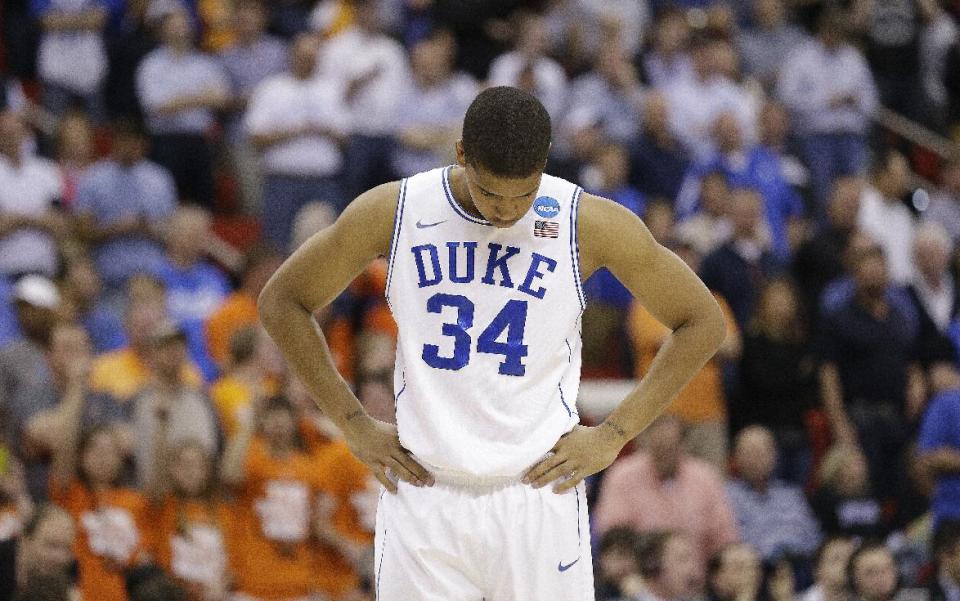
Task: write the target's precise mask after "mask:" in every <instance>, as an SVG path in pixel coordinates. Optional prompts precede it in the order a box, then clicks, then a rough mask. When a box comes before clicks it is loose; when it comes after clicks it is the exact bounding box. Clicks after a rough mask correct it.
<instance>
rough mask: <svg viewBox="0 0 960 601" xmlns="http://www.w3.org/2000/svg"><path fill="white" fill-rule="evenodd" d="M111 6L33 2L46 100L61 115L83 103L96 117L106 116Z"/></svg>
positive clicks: (97, 0)
mask: <svg viewBox="0 0 960 601" xmlns="http://www.w3.org/2000/svg"><path fill="white" fill-rule="evenodd" d="M106 4H107V3H106V2H104V1H103V0H39V1H36V0H35V1H34V2H31V9H32V10H33V16H34V18H36V19H37V20H38V21H39V23H40V27H41V29H42V30H43V35H42V37H41V38H40V49H39V53H38V56H37V71H38V74H39V75H40V81H41V82H42V83H43V104H44V106H45V107H46V108H47V109H48V110H50V111H51V112H53V113H54V114H56V115H63V114H64V113H65V112H66V110H67V109H68V108H70V106H72V105H74V104H80V105H81V106H83V108H84V109H85V110H86V111H87V112H89V113H90V114H91V116H92V117H94V118H95V119H97V120H102V119H103V118H104V109H103V96H102V94H101V89H100V86H101V84H102V83H103V80H104V77H106V75H107V52H106V48H105V46H104V42H103V29H104V27H105V26H106V24H107V19H108V16H109V14H108V12H107V6H106Z"/></svg>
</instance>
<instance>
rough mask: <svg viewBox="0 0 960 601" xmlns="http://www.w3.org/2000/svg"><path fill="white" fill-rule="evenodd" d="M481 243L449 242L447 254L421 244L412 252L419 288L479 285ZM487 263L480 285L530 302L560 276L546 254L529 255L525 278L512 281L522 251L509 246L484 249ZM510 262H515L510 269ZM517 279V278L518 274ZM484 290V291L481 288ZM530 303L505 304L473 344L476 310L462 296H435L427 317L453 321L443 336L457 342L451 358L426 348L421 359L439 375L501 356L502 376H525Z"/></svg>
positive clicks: (434, 347) (491, 244)
mask: <svg viewBox="0 0 960 601" xmlns="http://www.w3.org/2000/svg"><path fill="white" fill-rule="evenodd" d="M478 250H480V249H479V243H478V242H447V243H446V244H445V246H444V247H443V248H441V247H438V246H437V245H435V244H420V245H417V246H414V247H413V248H411V249H410V252H411V253H413V258H414V261H415V262H416V266H417V275H418V281H417V286H418V287H419V288H421V289H424V288H430V287H432V286H437V285H439V284H440V283H441V282H444V281H447V282H451V283H454V284H468V285H469V284H473V286H472V287H471V288H472V289H473V290H476V289H477V288H476V283H477V269H476V267H477V263H478V261H477V254H478ZM483 250H484V251H486V262H485V268H484V269H483V275H482V277H480V279H479V283H480V284H485V285H487V286H499V287H503V288H516V290H517V291H519V292H521V293H523V294H525V295H527V296H530V297H532V298H535V299H538V300H542V299H543V298H544V296H546V294H547V289H546V287H545V286H544V285H543V278H544V277H545V276H546V275H547V274H549V273H551V272H553V271H554V270H556V268H557V261H556V260H554V259H552V258H550V257H548V256H545V255H543V254H540V253H537V252H533V253H530V255H529V257H528V259H527V261H525V262H524V263H525V267H524V269H523V271H522V273H523V276H522V278H519V277H518V278H517V279H516V280H514V275H517V274H512V273H511V268H514V264H515V265H516V266H519V265H520V264H521V261H520V260H521V257H520V256H519V255H520V248H518V247H516V246H506V247H504V246H503V245H502V244H498V243H496V242H489V243H487V244H486V248H484V249H483ZM511 259H514V261H513V264H511ZM518 273H519V272H518ZM481 289H482V288H481ZM527 305H528V301H527V300H520V299H510V300H507V301H506V303H505V304H504V305H503V308H501V309H500V312H499V313H497V315H496V317H494V318H493V320H492V321H490V323H489V324H477V325H478V326H481V327H484V329H483V331H482V332H480V334H479V335H478V336H477V338H476V347H475V349H474V339H473V336H472V335H471V330H472V329H473V327H474V325H475V324H474V313H475V308H476V307H475V304H474V301H473V300H471V299H470V298H469V297H468V296H466V295H464V294H450V293H445V292H437V293H435V294H433V295H432V296H430V297H429V298H428V299H427V303H426V310H427V313H437V314H441V315H443V316H444V317H446V316H447V315H450V316H452V321H446V322H444V323H443V325H442V327H441V330H440V332H439V334H440V335H442V336H447V337H450V338H452V339H453V352H452V354H450V355H444V354H441V350H440V346H439V345H438V344H430V343H427V344H424V345H423V351H422V353H421V357H422V358H423V361H424V362H425V363H426V364H427V365H429V366H430V367H433V368H436V369H449V370H454V371H456V370H459V369H462V368H463V367H465V366H466V365H468V364H469V363H470V357H471V354H472V353H473V352H474V350H475V352H477V353H487V354H491V355H502V356H503V361H502V362H501V363H500V367H499V373H500V374H502V375H506V376H522V375H524V373H525V372H526V369H525V366H524V363H523V359H524V357H526V356H527V354H528V346H527V345H526V344H524V331H525V329H526V324H527Z"/></svg>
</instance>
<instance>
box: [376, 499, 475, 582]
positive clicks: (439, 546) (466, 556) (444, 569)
mask: <svg viewBox="0 0 960 601" xmlns="http://www.w3.org/2000/svg"><path fill="white" fill-rule="evenodd" d="M452 494H453V493H451V492H450V491H447V490H444V489H443V488H441V487H439V486H438V487H435V488H433V489H418V488H416V487H413V486H410V485H408V484H405V483H400V486H399V491H398V492H397V493H396V494H391V493H389V492H387V493H384V494H383V495H382V496H381V497H380V503H379V505H378V506H377V530H376V537H375V543H374V562H375V563H374V569H375V572H374V586H375V590H376V596H377V601H480V599H481V598H482V597H483V593H482V591H481V589H480V588H479V586H478V584H477V583H478V581H479V580H480V575H479V574H478V573H477V572H476V567H477V565H478V563H477V561H475V560H474V558H473V557H474V555H475V545H474V544H473V542H474V541H473V540H472V539H471V536H470V535H469V532H466V531H461V530H460V529H459V527H463V528H469V527H470V524H471V521H472V517H471V516H470V515H464V516H462V519H460V520H457V519H456V516H455V515H452V512H451V508H452V507H456V506H458V503H457V500H456V499H451V498H448V497H450V496H451V495H452Z"/></svg>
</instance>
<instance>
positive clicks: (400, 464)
mask: <svg viewBox="0 0 960 601" xmlns="http://www.w3.org/2000/svg"><path fill="white" fill-rule="evenodd" d="M344 438H346V441H347V444H348V445H349V446H350V450H351V451H353V454H354V455H356V456H357V458H358V459H360V461H362V462H363V463H365V464H366V466H367V467H368V468H370V471H371V472H373V475H374V477H375V478H376V479H377V480H379V481H380V483H381V484H383V485H384V486H385V487H386V488H387V490H389V491H390V492H397V483H396V482H395V481H394V480H393V479H391V478H390V477H389V476H388V475H387V470H388V469H389V470H390V471H391V472H392V473H393V474H395V475H396V476H397V477H398V478H399V479H401V480H403V481H404V482H409V483H410V484H413V485H414V486H431V485H433V476H431V475H430V472H428V471H427V470H426V468H424V467H423V466H422V465H420V464H419V463H417V461H416V460H415V459H414V458H413V457H412V456H411V455H410V452H409V451H407V450H406V449H405V448H403V447H402V446H401V445H400V438H399V436H398V435H397V427H396V426H394V425H393V424H388V423H385V422H382V421H380V420H377V419H373V418H372V417H369V416H366V415H365V416H361V417H359V418H358V419H357V420H356V423H355V424H352V427H350V428H349V430H347V431H345V432H344Z"/></svg>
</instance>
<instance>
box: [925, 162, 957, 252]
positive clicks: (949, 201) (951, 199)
mask: <svg viewBox="0 0 960 601" xmlns="http://www.w3.org/2000/svg"><path fill="white" fill-rule="evenodd" d="M923 218H924V219H925V220H929V221H935V222H937V223H939V224H940V225H942V226H943V227H944V228H946V230H947V233H948V234H950V238H952V239H953V243H954V244H955V245H960V157H958V158H956V159H954V160H952V161H950V162H949V163H947V164H946V165H944V167H943V169H941V170H940V187H939V189H938V190H937V191H936V192H934V193H933V194H932V195H931V198H930V206H929V207H928V208H927V210H926V211H924V213H923Z"/></svg>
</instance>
